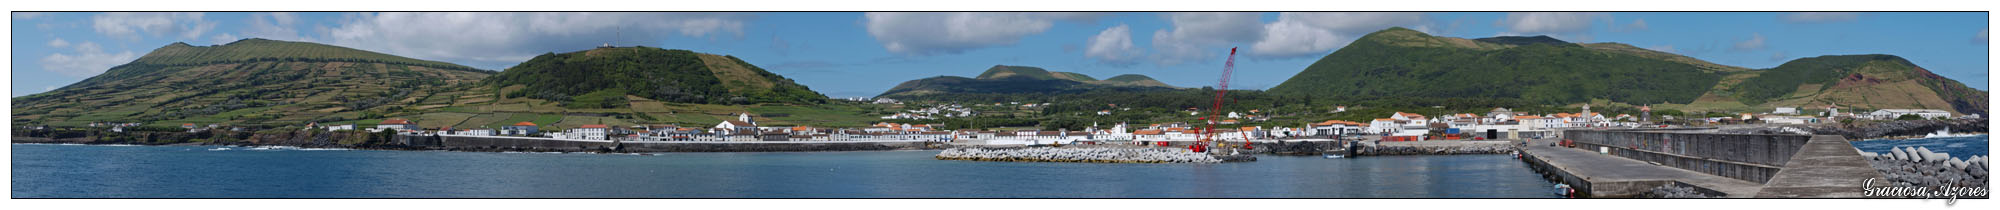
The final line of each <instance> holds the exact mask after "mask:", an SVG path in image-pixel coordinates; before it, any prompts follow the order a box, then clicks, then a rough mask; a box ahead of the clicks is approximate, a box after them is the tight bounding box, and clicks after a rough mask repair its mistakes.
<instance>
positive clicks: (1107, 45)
mask: <svg viewBox="0 0 2000 210" xmlns="http://www.w3.org/2000/svg"><path fill="white" fill-rule="evenodd" d="M1086 45H1087V46H1088V47H1086V48H1084V49H1083V56H1084V57H1088V58H1093V59H1097V60H1098V61H1100V62H1103V63H1109V64H1114V65H1128V64H1131V63H1132V61H1133V58H1137V57H1138V55H1139V53H1140V51H1139V49H1138V47H1136V46H1134V45H1133V44H1132V27H1131V26H1127V25H1124V24H1119V25H1118V26H1114V27H1111V28H1107V29H1104V31H1102V32H1097V36H1093V37H1091V38H1090V41H1089V42H1087V43H1086Z"/></svg>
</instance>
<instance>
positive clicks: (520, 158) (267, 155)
mask: <svg viewBox="0 0 2000 210" xmlns="http://www.w3.org/2000/svg"><path fill="white" fill-rule="evenodd" d="M1981 147H1982V148H1983V147H1984V146H1983V143H1982V146H1981ZM12 149H13V154H12V155H13V174H12V176H13V177H12V178H13V183H12V184H13V197H15V198H103V197H109V198H404V197H417V198H522V197H526V198H878V197H887V198H960V197H974V198H1134V197H1136V198H1152V197H1169V198H1209V197H1257V198H1292V197H1305V198H1549V197H1554V195H1552V194H1551V193H1549V192H1551V191H1550V190H1549V189H1551V187H1552V185H1553V184H1552V183H1549V182H1547V181H1544V180H1542V179H1541V178H1540V176H1539V175H1537V174H1535V173H1534V172H1532V171H1530V170H1529V169H1528V168H1527V167H1526V166H1525V165H1524V164H1523V163H1521V161H1519V160H1515V159H1513V158H1512V156H1508V155H1453V156H1394V157H1361V158H1347V159H1325V158H1320V157H1288V156H1260V157H1258V158H1259V159H1258V161H1256V162H1248V163H1221V164H1108V163H1021V162H973V161H947V160H936V159H932V157H931V156H932V155H935V154H937V151H869V152H769V153H662V154H656V155H632V154H583V153H566V154H565V153H494V152H447V151H373V150H319V149H298V148H288V147H223V146H102V145H57V144H13V145H12ZM1954 155H1956V153H1954Z"/></svg>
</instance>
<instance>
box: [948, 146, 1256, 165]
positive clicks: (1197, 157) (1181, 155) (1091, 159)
mask: <svg viewBox="0 0 2000 210" xmlns="http://www.w3.org/2000/svg"><path fill="white" fill-rule="evenodd" d="M936 157H937V159H939V160H971V161H1010V162H1086V163H1220V162H1225V159H1229V161H1230V162H1234V161H1254V160H1256V158H1255V157H1250V156H1247V155H1237V156H1228V157H1218V156H1216V155H1210V154H1206V153H1197V152H1192V151H1188V150H1185V149H1174V148H1144V147H1022V148H975V147H965V148H951V149H946V150H944V151H943V152H938V154H937V156H936ZM1245 158H1247V159H1245Z"/></svg>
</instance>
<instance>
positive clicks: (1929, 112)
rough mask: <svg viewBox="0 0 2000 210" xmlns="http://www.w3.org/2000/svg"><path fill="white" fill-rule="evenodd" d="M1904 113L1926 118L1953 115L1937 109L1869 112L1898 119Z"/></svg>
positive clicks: (1875, 116) (1872, 114)
mask: <svg viewBox="0 0 2000 210" xmlns="http://www.w3.org/2000/svg"><path fill="white" fill-rule="evenodd" d="M1903 115H1917V116H1918V117H1923V118H1924V119H1931V118H1945V117H1951V112H1945V111H1944V110H1936V109H1883V110H1875V112H1870V113H1868V116H1869V117H1871V118H1875V119H1881V120H1890V119H1896V118H1897V117H1902V116H1903Z"/></svg>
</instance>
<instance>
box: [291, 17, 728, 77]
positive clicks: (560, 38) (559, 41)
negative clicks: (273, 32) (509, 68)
mask: <svg viewBox="0 0 2000 210" xmlns="http://www.w3.org/2000/svg"><path fill="white" fill-rule="evenodd" d="M751 18H752V17H751V16H750V15H748V14H740V13H707V12H692V13H652V12H648V13H630V12H586V13H572V12H565V13H500V12H469V13H433V12H420V13H415V12H385V13H361V14H355V15H351V16H350V17H348V18H347V20H345V21H344V22H343V24H342V25H341V26H338V27H335V28H331V29H328V30H327V31H328V33H327V35H326V37H324V39H326V40H327V41H326V42H329V43H331V44H334V45H340V46H348V47H354V48H359V49H365V50H371V51H377V52H384V53H389V54H395V55H403V56H410V57H415V58H421V59H433V60H454V61H460V62H463V61H474V62H481V63H465V64H469V65H474V66H478V67H482V68H504V67H506V66H497V65H511V64H513V63H515V62H520V61H523V60H527V59H528V58H532V57H533V56H534V55H536V54H541V53H546V52H570V51H576V50H584V49H590V47H593V46H596V45H598V44H603V43H607V42H608V43H611V44H614V45H620V46H631V45H657V44H655V43H656V42H653V41H650V40H658V39H662V38H666V37H668V36H672V35H681V36H689V37H707V36H711V35H724V34H726V35H732V36H735V37H739V38H740V37H741V36H742V35H743V25H744V24H745V23H746V22H748V21H749V19H751ZM272 20H273V22H282V21H283V19H281V18H278V15H273V18H272ZM480 64H486V65H480Z"/></svg>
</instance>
